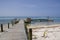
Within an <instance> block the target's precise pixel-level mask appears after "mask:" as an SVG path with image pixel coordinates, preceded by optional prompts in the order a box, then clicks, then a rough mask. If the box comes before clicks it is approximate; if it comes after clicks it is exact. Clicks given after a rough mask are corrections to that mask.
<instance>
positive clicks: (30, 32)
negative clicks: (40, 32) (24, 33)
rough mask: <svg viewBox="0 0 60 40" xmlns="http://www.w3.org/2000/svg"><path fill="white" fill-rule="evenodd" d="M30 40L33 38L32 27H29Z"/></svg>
mask: <svg viewBox="0 0 60 40" xmlns="http://www.w3.org/2000/svg"><path fill="white" fill-rule="evenodd" d="M29 40H32V28H30V29H29Z"/></svg>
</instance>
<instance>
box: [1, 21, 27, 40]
mask: <svg viewBox="0 0 60 40" xmlns="http://www.w3.org/2000/svg"><path fill="white" fill-rule="evenodd" d="M0 40H27V37H26V34H25V28H24V25H23V20H21V21H20V22H19V23H18V24H16V25H14V26H13V27H11V28H10V29H8V30H7V31H6V32H3V33H1V34H0Z"/></svg>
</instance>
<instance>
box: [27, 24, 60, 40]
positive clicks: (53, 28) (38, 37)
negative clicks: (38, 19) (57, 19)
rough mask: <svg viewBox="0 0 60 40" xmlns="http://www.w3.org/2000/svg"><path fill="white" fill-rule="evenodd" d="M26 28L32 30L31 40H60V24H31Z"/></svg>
mask: <svg viewBox="0 0 60 40" xmlns="http://www.w3.org/2000/svg"><path fill="white" fill-rule="evenodd" d="M27 28H28V29H29V28H32V34H33V36H32V39H33V40H60V24H53V25H43V24H42V25H41V24H40V25H39V24H32V25H28V26H27ZM28 31H29V30H28Z"/></svg>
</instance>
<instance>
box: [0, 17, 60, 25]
mask: <svg viewBox="0 0 60 40" xmlns="http://www.w3.org/2000/svg"><path fill="white" fill-rule="evenodd" d="M15 18H19V19H25V18H27V17H26V16H24V17H17V16H15V17H14V16H12V17H9V16H8V17H0V24H6V23H8V22H9V23H10V22H11V20H13V19H15ZM29 18H32V19H48V17H46V16H45V17H40V16H37V17H32V16H29ZM49 19H52V20H54V22H51V23H50V24H52V23H60V17H49ZM34 23H41V22H34ZM42 23H43V22H42ZM44 23H46V22H44Z"/></svg>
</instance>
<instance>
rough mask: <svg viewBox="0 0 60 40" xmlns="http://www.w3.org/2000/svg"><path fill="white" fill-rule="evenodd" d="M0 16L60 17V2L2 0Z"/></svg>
mask: <svg viewBox="0 0 60 40" xmlns="http://www.w3.org/2000/svg"><path fill="white" fill-rule="evenodd" d="M0 16H60V0H0Z"/></svg>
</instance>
